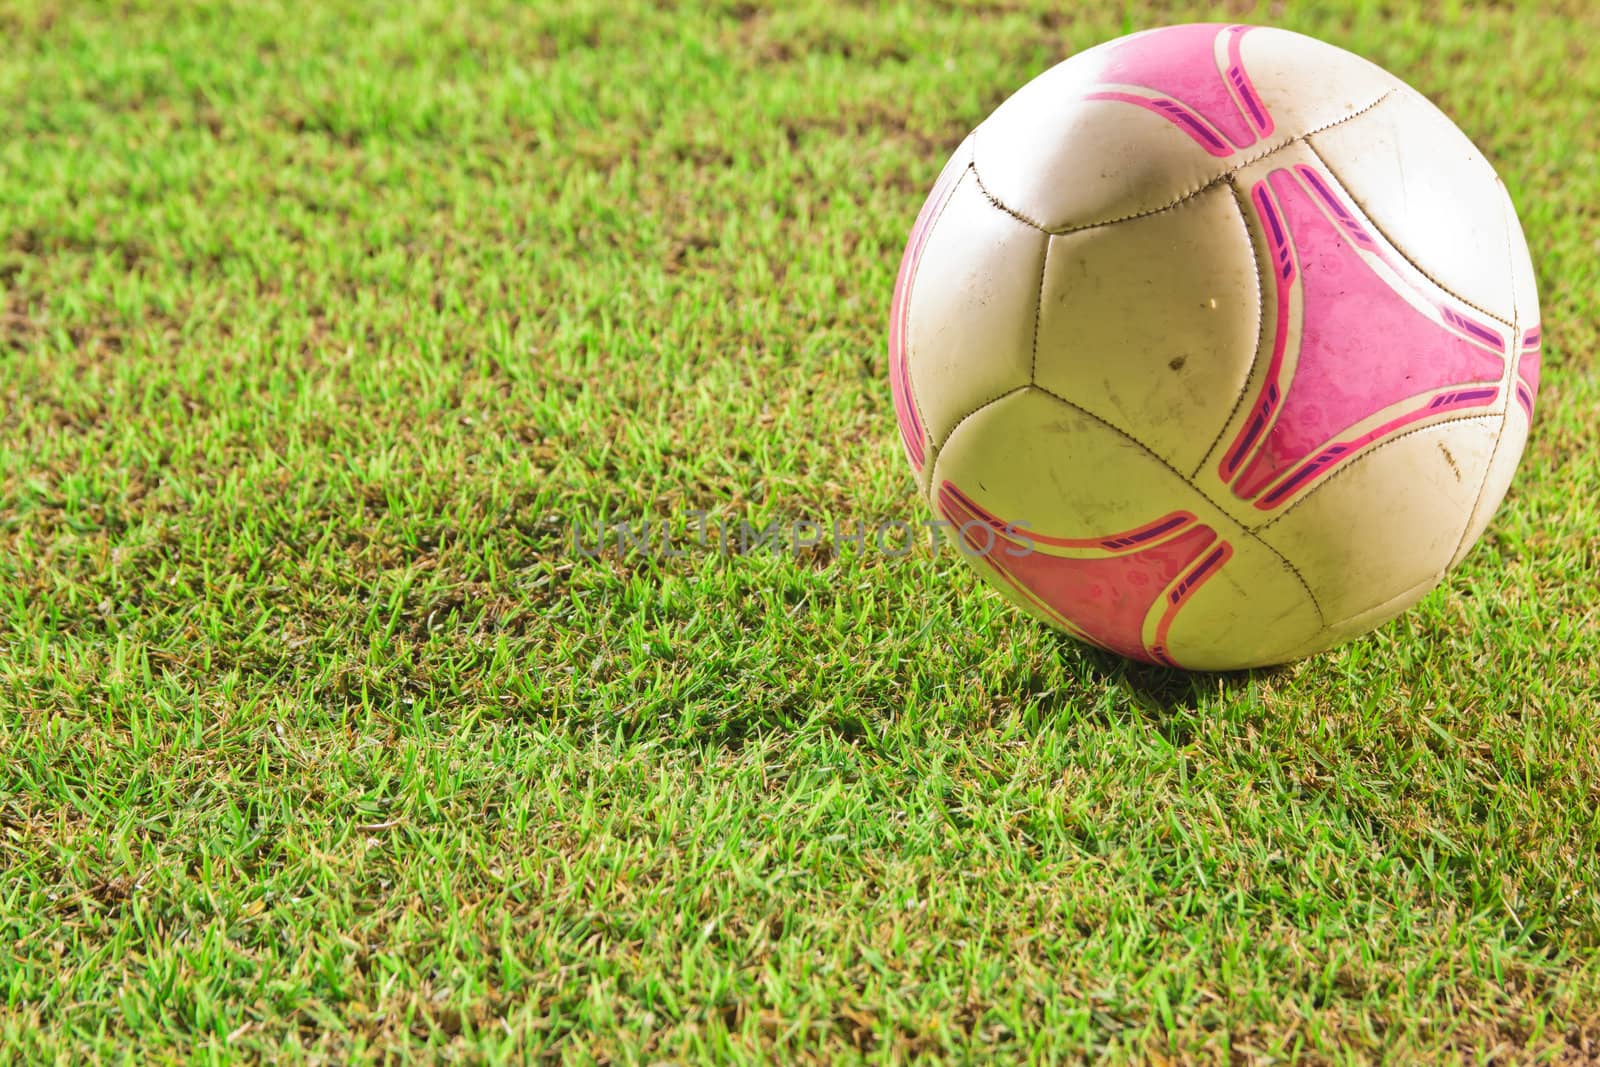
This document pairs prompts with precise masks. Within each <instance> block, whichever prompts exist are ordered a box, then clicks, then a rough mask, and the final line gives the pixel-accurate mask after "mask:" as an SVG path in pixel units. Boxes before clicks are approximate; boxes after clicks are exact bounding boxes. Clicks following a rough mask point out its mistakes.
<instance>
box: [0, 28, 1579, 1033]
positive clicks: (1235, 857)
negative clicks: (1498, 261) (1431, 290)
mask: <svg viewBox="0 0 1600 1067" xmlns="http://www.w3.org/2000/svg"><path fill="white" fill-rule="evenodd" d="M1585 10H1586V6H1585V5H1583V4H1578V3H1572V4H1569V5H1567V6H1566V7H1565V9H1562V10H1554V9H1550V8H1546V9H1545V10H1544V11H1534V10H1533V9H1532V8H1531V7H1530V8H1527V9H1516V10H1508V9H1506V8H1505V7H1503V6H1501V7H1494V8H1485V9H1477V8H1466V9H1462V8H1459V7H1457V6H1455V5H1447V6H1446V9H1445V10H1441V11H1439V12H1437V13H1436V14H1435V15H1434V16H1432V17H1431V18H1428V19H1425V18H1423V17H1421V16H1418V15H1413V14H1408V13H1406V12H1405V11H1404V10H1401V9H1400V8H1399V7H1398V6H1396V5H1393V4H1389V5H1380V4H1371V3H1331V2H1328V3H1319V4H1313V5H1305V6H1302V5H1294V6H1293V10H1284V9H1282V8H1280V7H1279V6H1277V5H1274V6H1273V8H1272V9H1270V10H1268V9H1266V8H1260V9H1254V8H1251V7H1249V6H1248V5H1235V6H1232V7H1229V8H1227V9H1212V8H1203V7H1197V6H1192V5H1185V4H1171V5H1168V4H1132V5H1129V6H1128V7H1127V8H1126V10H1124V9H1123V8H1121V7H1114V6H1105V7H1102V8H1099V9H1097V10H1093V11H1083V12H1075V11H1073V10H1072V9H1071V8H1070V6H1069V5H1062V4H1055V3H1039V4H1030V3H1024V2H1018V3H1010V2H1007V3H996V4H992V5H985V6H950V7H944V6H937V7H936V6H929V5H913V6H908V7H900V8H893V9H883V10H855V9H850V10H835V9H833V8H832V7H825V6H822V5H816V6H813V7H810V8H807V9H800V8H795V7H785V8H781V9H779V8H774V9H766V8H758V7H755V6H753V5H745V4H742V3H740V4H735V5H733V6H726V7H724V8H722V9H720V10H715V11H711V10H706V9H702V8H693V9H689V8H686V9H684V10H679V11H666V10H658V9H656V8H654V7H651V6H648V5H644V4H638V5H629V6H627V7H626V9H625V10H621V9H619V8H618V7H617V6H616V5H613V4H594V5H592V6H588V7H580V6H553V5H549V4H535V5H533V6H511V5H503V4H483V5H476V6H475V7H474V9H473V10H472V11H471V12H466V11H461V10H457V9H456V7H455V6H454V5H450V4H446V3H436V2H431V0H430V2H427V3H420V4H415V5H411V6H407V7H395V8H392V9H388V10H384V11H375V10H370V9H366V8H363V7H362V6H360V5H356V4H353V3H351V4H345V5H336V4H323V5H318V6H316V7H314V8H309V9H301V8H293V9H290V8H280V9H276V10H271V9H263V8H257V7H253V6H252V7H249V8H245V7H237V8H230V7H226V6H181V7H180V6H170V5H163V4H133V5H126V6H124V7H122V8H120V9H117V10H115V11H113V10H111V9H109V8H105V9H102V8H99V7H95V6H90V5H52V4H32V3H23V4H20V5H18V4H16V3H10V2H8V3H6V4H4V5H0V28H3V32H4V38H5V41H6V44H5V46H4V49H3V51H0V132H3V136H0V345H3V357H0V396H3V397H4V402H3V406H0V429H3V433H0V704H3V709H4V710H3V714H0V759H3V762H0V1058H17V1059H28V1060H34V1061H49V1060H56V1061H59V1062H67V1061H79V1060H81V1059H84V1058H90V1057H95V1056H98V1057H101V1058H106V1059H111V1058H116V1057H117V1056H118V1055H119V1051H118V1050H119V1049H123V1050H125V1049H126V1048H127V1047H130V1046H131V1045H132V1044H133V1043H134V1042H137V1043H138V1044H139V1045H140V1046H141V1047H142V1049H143V1055H144V1056H146V1057H148V1058H159V1059H167V1058H171V1059H191V1058H192V1059H198V1060H225V1059H230V1058H235V1057H243V1058H250V1057H260V1056H284V1057H287V1058H291V1059H294V1058H303V1059H310V1060H346V1059H364V1058H368V1057H372V1056H378V1055H410V1056H418V1057H422V1056H429V1055H444V1054H447V1055H451V1056H455V1057H458V1058H462V1059H467V1060H472V1061H479V1060H482V1061H494V1060H516V1059H522V1058H530V1057H539V1058H548V1059H562V1060H570V1061H573V1062H582V1061H587V1060H602V1061H615V1062H650V1061H655V1060H660V1059H669V1060H675V1061H676V1060H690V1061H693V1060H702V1059H744V1060H749V1061H756V1060H761V1059H773V1058H777V1059H789V1060H792V1059H798V1058H810V1059H817V1060H841V1061H849V1060H852V1059H856V1058H862V1059H869V1060H874V1061H884V1062H887V1061H894V1060H900V1061H905V1060H910V1059H915V1058H918V1057H925V1058H940V1057H950V1058H957V1059H961V1058H968V1057H971V1056H974V1055H979V1054H983V1053H990V1054H996V1055H1001V1056H1005V1057H1008V1058H1016V1059H1023V1058H1030V1059H1038V1060H1046V1059H1053V1058H1057V1057H1060V1056H1074V1055H1105V1054H1110V1055H1111V1056H1112V1057H1113V1058H1118V1059H1124V1060H1140V1059H1152V1060H1161V1059H1164V1058H1165V1059H1172V1060H1188V1059H1194V1060H1202V1061H1204V1060H1227V1059H1230V1058H1231V1059H1233V1060H1235V1061H1241V1060H1242V1061H1246V1062H1268V1061H1270V1060H1273V1059H1278V1058H1292V1057H1304V1058H1307V1059H1311V1060H1318V1061H1322V1060H1332V1061H1345V1060H1350V1061H1361V1060H1367V1059H1373V1058H1382V1057H1385V1056H1388V1057H1393V1058H1401V1059H1451V1058H1459V1057H1465V1058H1479V1057H1482V1056H1484V1055H1486V1054H1488V1053H1490V1052H1491V1051H1496V1050H1497V1052H1498V1054H1499V1055H1500V1056H1503V1057H1508V1058H1511V1059H1528V1058H1534V1057H1541V1056H1542V1057H1550V1058H1554V1059H1561V1058H1563V1057H1565V1058H1569V1059H1581V1058H1583V1057H1585V1056H1593V1055H1596V1054H1597V1053H1596V1052H1595V1051H1594V1050H1595V1048H1596V1042H1597V1041H1600V1019H1597V1016H1596V1011H1597V1009H1596V1007H1595V1005H1596V1004H1597V1003H1600V965H1597V964H1596V963H1595V962H1594V959H1595V950H1596V948H1597V945H1600V896H1597V894H1596V876H1597V874H1600V861H1597V856H1596V847H1597V842H1600V823H1597V816H1596V810H1597V808H1600V804H1597V801H1600V795H1597V786H1596V783H1597V782H1600V751H1597V740H1600V738H1597V733H1600V731H1597V729H1596V725H1595V722H1594V712H1595V707H1596V703H1597V698H1600V680H1597V673H1600V672H1597V670H1596V668H1597V666H1600V652H1597V651H1596V649H1595V645H1594V638H1595V631H1596V611H1597V610H1600V592H1597V589H1596V581H1595V570H1596V563H1597V561H1596V548H1595V545H1596V542H1597V541H1600V507H1597V505H1596V499H1597V491H1600V484H1597V482H1600V475H1597V474H1596V464H1595V461H1594V454H1595V451H1596V448H1597V444H1600V442H1597V434H1600V431H1597V429H1596V426H1597V424H1596V421H1595V420H1594V418H1593V415H1592V413H1593V411H1594V410H1595V407H1596V403H1597V401H1600V378H1597V376H1596V374H1595V369H1594V361H1593V353H1594V351H1595V341H1596V337H1595V329H1596V328H1595V321H1596V318H1597V315H1600V306H1597V298H1596V280H1597V272H1596V269H1595V266H1594V263H1595V260H1596V254H1597V251H1600V222H1597V216H1596V210H1595V207H1594V205H1595V203H1596V202H1597V201H1600V174H1597V172H1596V170H1595V168H1594V160H1595V158H1596V154H1597V149H1600V132H1597V130H1596V127H1595V124H1594V122H1593V110H1592V109H1593V107H1594V104H1593V102H1594V100H1595V99H1597V98H1600V61H1596V60H1594V59H1593V58H1592V57H1591V56H1590V54H1589V53H1588V51H1587V49H1588V48H1589V47H1590V46H1589V45H1588V44H1586V43H1585V42H1586V41H1591V40H1593V39H1595V37H1596V36H1597V34H1600V17H1596V16H1595V15H1593V14H1585ZM1193 17H1220V18H1235V19H1246V20H1253V21H1260V22H1274V23H1277V24H1281V25H1286V26H1288V27H1290V28H1294V29H1299V30H1303V31H1306V32H1309V33H1312V34H1315V35H1318V36H1320V37H1323V38H1325V39H1327V40H1330V41H1332V42H1334V43H1337V44H1340V45H1342V46H1345V47H1348V48H1351V49H1354V50H1356V51H1358V52H1361V53H1363V54H1365V55H1367V56H1369V57H1370V58H1372V59H1374V60H1375V61H1377V62H1379V63H1381V64H1383V65H1385V66H1387V67H1389V68H1390V69H1392V70H1394V71H1395V72H1396V73H1398V74H1400V75H1401V76H1402V77H1405V78H1406V79H1407V80H1409V81H1411V82H1412V83H1413V84H1415V85H1416V86H1417V87H1418V88H1420V89H1421V90H1423V91H1424V92H1425V93H1427V94H1428V95H1430V96H1431V97H1432V98H1433V99H1435V100H1436V101H1438V102H1439V103H1440V104H1441V105H1442V106H1444V107H1445V109H1446V110H1447V111H1449V112H1450V113H1452V114H1453V115H1454V116H1455V117H1456V118H1457V119H1458V121H1460V122H1461V123H1462V124H1463V126H1464V127H1465V128H1466V129H1467V130H1468V131H1469V132H1470V133H1471V134H1472V135H1473V136H1474V138H1475V139H1476V140H1477V141H1478V143H1479V144H1480V145H1481V146H1482V147H1483V148H1484V149H1485V151H1486V152H1487V153H1488V154H1489V156H1490V157H1491V158H1492V159H1493V160H1494V161H1495V162H1496V164H1497V165H1498V166H1499V168H1500V170H1501V173H1502V175H1503V176H1504V177H1505V179H1506V181H1507V182H1508V184H1509V186H1510V187H1511V190H1512V192H1513V194H1514V197H1515V199H1516V201H1517V203H1518V205H1519V206H1520V208H1521V211H1522V216H1523V220H1524V225H1525V227H1526V229H1527V232H1528V235H1529V240H1530V243H1531V245H1532V247H1533V248H1534V251H1535V258H1536V260H1537V264H1538V267H1539V278H1540V283H1541V295H1542V298H1543V305H1544V321H1545V330H1546V337H1547V341H1546V344H1547V354H1546V374H1545V382H1546V384H1545V386H1544V391H1543V393H1542V395H1541V397H1540V412H1539V418H1538V420H1537V425H1536V429H1535V433H1534V436H1533V439H1532V441H1531V443H1530V445H1529V449H1528V453H1527V456H1526V458H1525V459H1524V463H1523V469H1522V471H1521V473H1520V475H1519V477H1518V480H1517V482H1516V484H1515V486H1514V488H1513V490H1512V493H1511V496H1510V497H1509V499H1508V501H1507V503H1506V505H1505V506H1504V507H1503V509H1502V511H1501V513H1500V515H1499V516H1498V518H1497V519H1496V520H1495V522H1494V524H1493V526H1492V528H1491V530H1490V532H1489V534H1488V536H1487V537H1486V538H1485V540H1484V541H1483V543H1482V544H1481V545H1480V546H1479V548H1478V549H1477V550H1476V551H1475V552H1474V553H1473V555H1472V556H1471V558H1470V559H1469V561H1468V562H1467V564H1466V565H1465V566H1464V567H1463V568H1462V569H1461V570H1460V571H1459V572H1458V573H1456V574H1454V575H1452V576H1451V577H1450V578H1449V579H1448V580H1447V581H1446V583H1445V584H1444V586H1443V587H1442V588H1441V589H1439V590H1438V591H1436V592H1435V593H1434V594H1432V595H1431V596H1430V597H1429V598H1428V599H1427V600H1426V601H1425V602H1424V604H1423V605H1422V606H1421V607H1420V608H1418V609H1416V610H1414V611H1412V612H1410V613H1408V614H1407V615H1405V616H1404V617H1403V618H1402V619H1401V620H1399V621H1398V622H1396V623H1394V624H1391V625H1390V626H1388V627H1386V628H1385V629H1383V630H1382V631H1381V632H1379V633H1378V634H1377V635H1375V636H1373V637H1370V638H1368V639H1365V640H1362V641H1360V642H1357V643H1355V644H1353V645H1350V646H1348V647H1346V648H1343V649H1341V650H1339V651H1337V652H1334V653H1332V654H1329V655H1325V656H1322V657H1319V658H1317V659H1315V660H1312V661H1310V662H1306V663H1303V664H1299V665H1296V666H1292V667H1290V668H1287V669H1282V670H1278V671H1273V672H1261V673H1256V674H1253V675H1242V676H1192V677H1191V676H1186V675H1178V674H1168V673H1165V672H1160V671H1155V670H1149V669H1144V668H1140V667H1136V666H1130V665H1128V664H1124V663H1122V662H1120V661H1117V660H1115V659H1113V658H1111V657H1107V656H1102V655H1098V654H1095V653H1092V652H1088V651H1085V650H1084V649H1082V648H1080V647H1078V646H1075V645H1073V644H1072V643H1070V642H1068V641H1066V640H1064V639H1061V638H1059V637H1056V636H1054V635H1052V634H1050V633H1049V632H1047V631H1045V630H1043V629H1041V628H1040V627H1038V626H1036V625H1034V624H1032V623H1030V622H1028V621H1026V620H1024V619H1022V618H1020V617H1019V616H1018V615H1017V614H1016V613H1014V612H1013V611H1012V610H1010V609H1009V608H1008V607H1006V606H1004V605H1003V604H1002V603H1001V602H1000V600H999V597H998V596H996V595H994V594H991V593H988V592H985V591H980V587H979V584H978V582H977V579H976V578H975V577H974V576H973V575H972V574H971V573H970V572H969V571H968V570H967V569H966V568H965V567H964V566H963V565H962V564H961V562H960V561H959V560H958V559H956V558H955V556H954V554H953V553H951V552H949V551H948V550H947V551H945V552H944V553H942V554H935V553H933V552H930V551H929V550H928V548H927V547H926V545H925V544H924V545H919V547H918V548H917V549H916V550H915V551H913V552H911V553H910V554H908V555H906V556H905V557H903V558H898V559H891V558H886V557H885V556H883V555H881V554H879V553H877V552H876V551H872V550H868V551H858V550H856V549H855V548H854V547H853V546H851V545H848V544H840V543H838V542H834V541H833V539H832V538H831V537H828V538H825V541H827V542H828V543H830V544H831V545H832V546H833V547H832V548H831V549H818V550H815V551H811V552H804V553H800V554H799V555H798V556H795V555H791V554H788V553H781V552H771V551H763V552H757V553H753V554H750V555H747V556H742V557H737V558H736V557H734V556H732V555H728V554H719V553H713V552H704V551H697V552H691V553H690V554H688V555H686V556H684V557H682V558H676V559H651V558H645V557H644V556H642V555H640V554H631V555H630V554H627V553H618V552H616V551H610V552H607V553H605V554H604V555H603V556H602V557H600V558H597V559H588V558H584V557H582V556H578V555H575V554H574V553H573V552H572V551H571V547H570V545H569V544H568V534H569V528H570V524H571V523H572V522H574V521H577V522H581V523H587V524H591V525H592V524H593V523H594V522H596V521H599V520H601V519H611V520H617V519H632V520H638V519H641V518H643V517H645V516H656V517H657V518H663V517H673V518H675V519H682V518H683V517H684V516H685V515H687V513H688V512H689V511H690V510H691V509H697V508H698V509H706V510H709V511H711V512H712V513H713V514H714V515H716V516H718V517H719V518H722V519H724V520H727V521H730V522H734V523H737V522H738V521H740V520H746V521H749V522H750V523H751V524H752V525H754V526H757V527H759V526H761V525H762V524H764V523H766V522H768V521H771V520H774V519H776V520H779V521H781V522H784V523H788V522H792V521H793V520H796V519H809V520H811V521H815V522H817V523H818V524H819V525H821V526H823V527H824V529H826V528H827V527H828V526H829V525H831V524H832V523H833V522H834V521H836V520H837V521H841V522H843V523H845V524H846V525H847V526H850V525H852V524H854V523H858V522H859V523H865V524H867V525H869V526H871V525H873V524H875V523H877V522H880V521H883V520H886V519H893V518H905V519H920V518H921V517H922V515H921V508H920V505H918V504H916V503H915V502H914V500H913V489H912V486H911V480H910V478H909V476H908V475H907V473H906V472H905V470H904V469H903V460H902V459H901V457H900V455H899V452H898V445H897V443H896V440H895V434H894V428H893V419H892V413H891V411H890V405H889V399H888V389H887V386H886V384H885V379H884V374H883V356H882V354H883V336H884V328H885V321H886V317H887V310H888V302H889V294H890V288H891V283H892V277H893V272H894V269H895V267H896V265H897V262H898V257H899V252H900V248H901V244H902V242H903V240H904V237H905V233H906V231H907V229H908V227H909V225H910V223H911V219H912V217H913V215H914V214H915V211H916V209H917V207H918V205H919V204H920V202H921V198H922V195H923V193H924V192H925V190H926V187H927V185H928V184H929V183H930V182H931V181H932V179H933V176H934V174H935V173H936V171H937V169H938V167H939V166H940V164H941V163H942V162H943V160H944V158H945V156H946V154H947V153H948V152H949V150H950V149H951V148H952V147H953V146H954V145H955V144H956V142H957V141H958V140H959V139H960V137H961V136H962V135H963V134H964V133H965V132H966V130H967V129H968V128H970V127H971V126H972V125H974V124H975V123H976V122H978V121H979V120H980V119H982V118H983V116H984V115H986V114H987V113H988V111H989V110H990V109H991V108H992V107H993V106H994V105H995V104H997V103H998V102H999V101H1000V100H1001V99H1003V98H1004V97H1005V96H1006V95H1008V94H1009V93H1010V92H1011V91H1012V90H1013V89H1015V88H1016V87H1017V86H1019V85H1020V84H1021V83H1022V82H1024V81H1025V80H1026V79H1027V78H1029V77H1031V76H1032V75H1033V74H1035V73H1037V72H1038V71H1040V70H1042V69H1044V68H1045V67H1046V66H1048V65H1050V64H1051V63H1053V62H1056V61H1057V60H1059V59H1060V58H1062V57H1064V56H1065V55H1067V54H1069V53H1070V52H1072V51H1074V50H1076V49H1079V48H1082V47H1085V46H1087V45H1089V44H1092V43H1095V42H1098V41H1100V40H1103V39H1105V38H1107V37H1110V36H1114V35H1116V34H1117V33H1120V32H1123V31H1125V30H1127V29H1132V28H1137V27H1142V26H1145V25H1148V24H1152V23H1158V22H1166V21H1180V20H1185V19H1189V18H1193Z"/></svg>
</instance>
